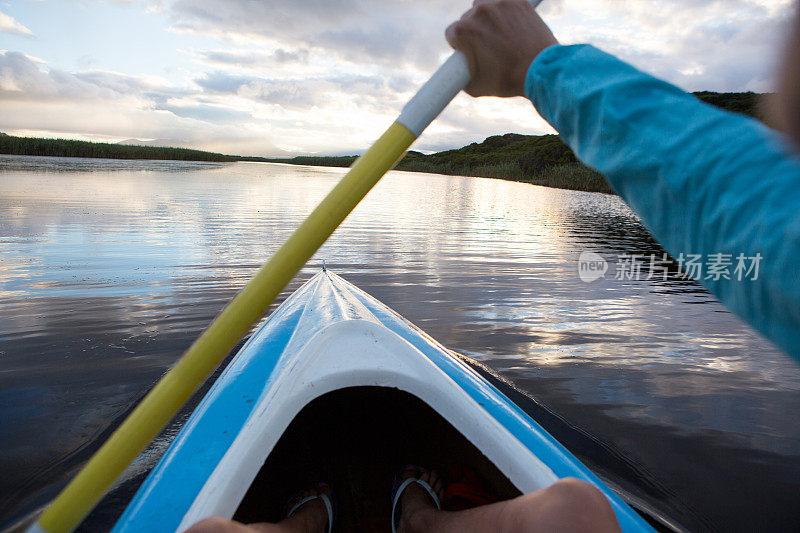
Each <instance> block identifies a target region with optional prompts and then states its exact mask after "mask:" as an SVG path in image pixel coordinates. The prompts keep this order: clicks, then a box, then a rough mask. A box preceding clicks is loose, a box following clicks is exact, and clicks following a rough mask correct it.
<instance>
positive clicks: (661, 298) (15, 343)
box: [0, 156, 800, 530]
mask: <svg viewBox="0 0 800 533" xmlns="http://www.w3.org/2000/svg"><path fill="white" fill-rule="evenodd" d="M343 172H344V169H323V168H312V167H294V166H284V165H272V164H258V163H235V164H205V163H181V162H152V161H149V162H148V161H111V160H82V159H59V158H30V157H12V156H0V472H1V473H2V475H1V476H0V494H2V495H3V497H2V501H0V529H2V528H3V527H4V526H7V525H9V524H10V523H12V522H13V521H14V520H16V519H18V518H20V517H21V516H23V515H25V514H27V513H29V512H31V511H33V510H35V509H36V508H38V507H40V506H41V505H42V504H44V503H45V502H46V501H48V499H49V498H52V497H53V496H54V495H55V494H56V493H57V491H58V489H59V488H60V487H61V486H63V484H64V483H65V482H66V480H67V479H68V478H69V477H70V476H71V475H73V474H74V472H75V470H76V468H77V467H78V466H79V465H80V464H81V463H82V462H83V461H85V460H86V458H87V456H88V454H89V453H90V451H91V450H92V449H94V448H95V447H96V446H97V445H98V443H99V442H100V441H101V440H102V438H103V437H104V432H105V431H107V430H108V428H109V427H110V426H111V425H113V424H114V423H115V422H116V421H117V419H118V418H119V417H120V416H121V415H122V414H123V413H124V411H125V410H126V409H127V408H128V407H129V406H130V405H131V403H132V402H134V401H135V400H136V399H138V398H139V397H140V396H141V394H142V393H143V392H144V391H145V390H146V389H147V388H148V387H150V386H151V385H152V384H153V383H154V381H155V380H157V379H158V377H159V376H160V375H161V374H162V373H163V372H164V371H165V370H166V369H167V367H168V366H169V365H170V364H172V363H173V362H174V361H175V360H176V358H177V357H179V356H180V354H181V353H182V352H183V350H184V349H185V348H186V347H188V345H189V344H190V343H191V341H192V340H193V339H194V338H195V337H196V336H197V335H198V334H199V332H200V331H201V330H202V329H203V328H204V327H205V326H206V325H207V324H208V323H209V321H210V320H211V319H212V318H213V317H214V316H215V315H216V314H217V313H218V312H219V310H220V309H221V308H222V307H223V305H224V304H225V303H226V302H227V301H228V300H229V299H230V298H231V297H232V296H233V295H234V294H235V293H236V291H237V290H238V289H239V288H241V287H242V286H243V285H244V283H245V282H246V281H247V280H248V279H249V277H250V276H251V275H252V274H253V273H254V271H255V270H256V269H257V268H258V266H259V265H260V264H261V263H263V262H264V261H265V260H266V259H267V258H268V257H269V256H270V254H272V253H273V252H274V251H275V250H276V249H277V247H278V246H279V245H280V243H281V242H282V241H283V240H284V239H285V238H286V237H287V236H288V235H289V234H290V232H291V231H292V230H293V229H294V228H295V227H296V226H297V225H298V224H299V223H300V221H301V220H302V219H303V218H304V216H305V215H306V214H307V213H308V212H309V211H310V210H311V209H312V208H313V207H314V206H315V205H316V203H317V202H318V201H319V200H320V199H321V198H322V197H323V196H324V195H325V193H326V192H327V191H328V190H330V188H331V187H332V186H333V185H334V184H335V183H336V181H337V180H338V179H339V178H340V177H341V175H342V174H343ZM584 251H592V252H595V253H598V254H600V255H602V256H603V257H604V258H606V259H608V260H609V261H610V263H611V264H610V267H609V271H608V273H607V274H606V277H605V278H604V279H600V280H597V281H594V282H592V283H586V282H584V281H582V280H581V278H580V277H579V275H578V257H579V255H580V254H581V252H584ZM660 253H661V250H660V248H659V247H658V245H657V244H656V243H655V242H654V241H653V239H652V238H651V237H650V236H649V234H648V232H647V230H646V229H645V228H644V227H643V226H642V225H641V223H640V222H639V221H638V219H637V218H636V216H634V215H633V214H632V213H631V211H630V210H629V209H628V208H627V207H626V206H625V205H624V203H623V202H622V201H620V200H619V199H618V198H616V197H613V196H608V195H602V194H594V193H580V192H573V191H563V190H556V189H547V188H542V187H536V186H530V185H526V184H519V183H513V182H507V181H500V180H492V179H481V178H463V177H456V176H439V175H429V174H417V173H407V172H391V173H389V174H388V175H387V176H386V178H384V180H383V181H382V182H381V183H380V184H379V185H378V186H377V187H376V189H375V190H374V191H372V193H370V195H369V197H368V198H367V199H366V200H365V201H364V202H363V203H362V204H361V205H360V206H359V207H358V208H357V209H356V211H355V212H354V213H353V215H352V216H351V217H350V218H349V219H348V220H347V221H346V222H345V224H344V225H343V226H342V227H341V228H340V229H339V230H338V231H337V232H336V233H335V234H334V236H333V237H332V238H331V240H330V241H329V242H328V243H327V244H326V245H325V246H324V247H323V248H322V250H321V251H320V252H319V253H317V255H316V256H315V257H314V259H313V260H312V261H311V262H310V263H309V265H307V267H306V268H305V269H304V270H303V271H302V272H301V274H300V275H299V276H298V277H297V278H296V279H295V281H293V282H292V284H291V286H290V287H289V289H288V290H287V291H286V292H285V293H284V294H283V295H282V297H281V299H283V298H284V297H285V296H286V294H288V292H290V291H291V290H293V289H295V288H297V287H298V286H299V284H300V283H302V282H303V281H305V280H307V279H308V278H309V277H311V276H312V275H313V274H314V273H315V272H316V271H318V270H319V268H320V265H321V260H322V259H325V260H326V263H327V265H328V267H329V268H330V269H331V270H333V271H335V272H336V273H338V274H340V275H342V276H343V277H344V278H345V279H347V280H349V281H351V282H353V283H355V284H356V285H358V286H359V287H361V288H362V289H364V290H365V291H367V292H368V293H370V294H372V295H374V296H375V297H377V298H378V299H380V300H382V301H383V302H384V303H386V304H387V305H389V306H390V307H392V308H394V309H395V310H397V311H398V312H399V313H401V314H402V315H404V316H405V317H407V318H408V319H409V320H411V321H412V322H414V323H415V324H417V325H418V326H420V327H421V328H422V329H423V330H425V331H427V332H428V333H429V334H430V335H432V336H433V337H434V338H436V339H437V340H439V341H440V342H442V343H443V344H444V345H445V346H447V347H449V348H451V349H453V350H456V351H458V352H461V353H463V354H465V355H468V356H470V357H473V358H475V359H477V360H479V361H481V362H482V363H484V364H486V365H488V366H490V367H491V368H493V369H495V370H496V371H498V372H499V373H500V374H502V375H503V376H504V377H506V378H507V379H509V380H510V381H512V382H513V383H514V384H515V385H516V386H517V387H518V388H520V389H521V390H523V391H525V392H526V393H528V394H529V395H530V396H532V397H534V398H535V399H536V400H538V401H539V402H540V403H541V404H542V405H543V406H545V407H546V408H547V409H549V410H550V411H552V412H553V413H554V414H556V415H557V416H558V417H560V418H561V419H563V421H564V422H565V423H566V425H567V426H568V427H570V428H572V431H575V432H576V434H580V435H582V436H583V437H586V439H585V440H586V442H590V443H593V446H596V447H597V449H596V450H592V449H589V447H584V448H583V449H581V450H575V451H576V454H577V455H578V456H579V457H581V458H583V459H585V460H586V461H587V463H589V464H590V466H593V467H597V468H599V469H601V470H602V473H603V475H604V477H606V478H607V479H609V481H611V482H612V483H614V484H616V485H618V486H620V487H623V488H624V489H626V490H627V491H629V492H631V493H633V494H635V495H636V496H638V497H639V498H641V499H642V500H644V501H646V502H648V503H649V504H650V505H652V506H653V507H655V508H656V509H658V510H660V511H661V512H663V513H664V514H666V515H668V516H669V517H671V518H672V519H673V520H675V521H676V522H678V523H680V524H682V525H684V526H685V527H688V528H690V529H692V530H755V529H760V530H786V529H792V530H795V529H797V527H798V525H800V506H798V505H797V502H798V501H800V422H798V419H800V366H798V365H796V364H795V363H794V362H793V361H792V360H790V359H789V358H788V357H787V356H785V355H783V354H782V353H781V352H779V351H778V350H777V349H775V348H773V347H772V346H771V345H770V344H769V343H768V342H767V341H765V340H763V339H762V338H760V337H759V336H758V335H757V334H756V333H754V332H752V330H750V329H749V328H748V327H747V326H746V325H744V324H743V323H742V322H741V321H740V320H738V319H737V318H736V317H735V316H733V315H731V314H730V313H729V312H727V311H726V310H725V309H724V308H723V307H722V306H721V305H720V304H718V303H717V302H716V301H715V300H714V298H713V297H711V296H710V295H709V294H708V293H707V292H705V291H704V290H703V289H702V288H700V287H699V286H698V285H696V284H695V283H694V282H691V281H686V280H684V279H681V277H680V276H679V273H677V272H675V271H674V270H673V271H670V272H669V275H668V276H667V279H663V278H662V276H660V275H655V276H650V277H651V279H649V280H648V279H646V278H647V277H648V276H641V277H640V278H639V279H635V278H634V279H615V275H614V273H615V268H619V266H620V265H621V264H622V262H623V261H624V260H623V259H620V258H619V256H620V255H622V254H639V255H641V256H642V257H650V256H651V254H660ZM168 439H169V436H168V435H167V436H166V437H164V439H162V442H160V443H159V444H158V445H156V446H155V448H154V449H156V452H153V453H152V454H151V455H152V457H155V456H157V451H158V449H163V447H164V446H165V443H166V441H168ZM598 451H602V452H603V454H605V455H606V456H613V457H618V458H620V461H622V462H624V464H625V465H626V468H624V469H623V468H618V469H615V468H614V467H613V464H612V466H609V465H608V464H606V465H595V464H593V462H592V461H593V457H597V456H598ZM151 465H152V460H147V458H144V459H142V460H140V461H139V468H140V470H145V469H146V468H147V467H148V466H151ZM116 505H117V507H119V506H120V505H124V503H122V502H121V501H118V502H117V503H116Z"/></svg>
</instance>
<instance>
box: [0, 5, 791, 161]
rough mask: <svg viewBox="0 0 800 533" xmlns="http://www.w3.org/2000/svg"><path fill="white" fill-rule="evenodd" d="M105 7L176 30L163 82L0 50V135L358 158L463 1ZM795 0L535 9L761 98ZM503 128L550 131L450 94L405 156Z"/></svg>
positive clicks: (649, 64) (680, 75) (696, 78)
mask: <svg viewBox="0 0 800 533" xmlns="http://www.w3.org/2000/svg"><path fill="white" fill-rule="evenodd" d="M86 1H90V2H91V1H96V0H86ZM115 1H116V2H118V3H123V4H139V5H141V8H142V9H143V10H145V9H147V10H150V11H151V12H152V11H153V10H155V13H154V14H153V15H152V16H153V17H160V20H161V22H163V25H164V26H167V27H170V28H171V29H172V30H173V31H174V32H178V34H179V35H178V36H175V35H170V39H175V40H180V39H186V42H187V43H190V44H188V46H187V47H185V48H180V49H179V50H180V51H179V52H175V54H176V55H177V56H178V59H176V60H175V64H174V65H172V66H171V67H170V70H162V71H161V72H162V73H167V74H165V75H169V76H171V79H170V81H167V80H164V79H162V78H159V77H157V76H142V75H131V74H128V73H125V72H124V71H123V72H110V71H107V70H102V71H101V70H97V69H94V70H92V69H91V68H90V67H91V66H92V64H90V63H84V64H83V66H82V67H81V68H80V69H79V71H75V72H67V71H64V70H60V69H59V68H57V67H58V66H59V65H52V66H49V65H47V64H46V63H43V62H41V61H39V62H36V61H34V60H33V59H32V58H31V57H30V56H26V55H25V54H23V53H20V52H7V53H5V54H2V52H0V54H2V55H0V108H2V111H0V129H10V128H11V127H12V126H10V125H9V124H12V123H13V125H14V127H16V128H17V129H20V130H21V129H25V128H28V129H41V130H45V129H48V130H50V131H56V130H57V131H64V132H75V133H80V134H84V135H103V136H107V137H112V136H119V137H122V138H130V137H136V138H159V139H163V138H171V139H181V140H183V141H185V142H186V143H192V142H194V143H196V146H198V147H207V148H210V149H214V150H217V151H227V152H233V153H246V154H257V153H259V152H258V151H257V150H260V149H263V147H264V146H269V143H270V142H271V143H274V144H276V145H278V146H279V147H280V148H283V149H287V150H296V151H299V152H304V153H309V152H321V153H355V152H359V151H362V150H363V149H365V148H366V147H367V146H369V144H370V143H371V142H372V141H373V140H374V139H375V138H376V137H377V136H378V135H379V134H380V133H381V132H382V131H383V129H384V128H385V127H386V126H387V125H388V124H389V123H390V122H391V121H392V120H394V119H395V118H396V117H397V114H398V113H399V111H400V109H401V108H402V107H403V105H404V104H405V103H406V102H407V101H408V99H409V98H410V97H411V96H412V95H413V93H414V91H415V90H416V89H417V88H418V87H419V86H420V85H421V84H422V83H423V82H424V81H425V80H426V79H427V78H428V77H429V76H430V74H431V73H432V72H433V71H434V69H436V68H437V67H438V66H439V65H440V64H441V61H442V60H443V59H444V58H445V57H446V56H447V55H448V54H449V53H450V49H449V47H448V45H447V44H446V42H445V40H444V36H443V31H444V28H445V27H446V26H447V25H448V24H449V23H450V22H451V21H452V20H455V19H456V18H457V17H458V16H460V15H461V13H462V12H463V11H464V10H465V7H466V5H465V3H464V0H428V1H426V2H425V3H418V2H410V1H409V0H384V1H383V2H381V3H380V4H379V5H378V4H376V3H375V2H374V0H341V1H337V2H330V1H328V0H258V1H253V0H175V1H171V2H161V1H160V0H115ZM793 1H794V0H581V2H580V3H579V5H578V4H575V3H574V2H567V1H564V0H546V1H545V2H544V3H543V4H542V8H541V10H540V12H541V13H542V14H543V17H544V18H545V19H546V20H547V21H548V22H549V23H550V24H551V25H552V27H553V29H554V32H555V33H556V36H557V37H559V39H560V40H561V41H562V42H564V43H567V44H569V43H579V42H589V43H592V44H595V45H597V46H599V47H601V48H603V49H605V50H607V51H609V52H611V53H613V54H615V55H618V56H619V57H621V58H622V59H624V60H626V61H629V62H631V63H633V64H634V65H636V66H637V67H639V68H641V69H643V70H645V71H647V72H650V73H653V74H655V75H656V76H659V77H662V78H665V79H667V80H668V81H671V82H673V83H676V84H678V85H679V86H681V87H683V88H685V89H687V90H718V91H720V90H724V91H741V90H755V91H768V90H770V89H771V87H772V78H773V72H774V70H775V58H776V57H777V52H778V50H779V49H780V46H781V40H782V35H783V34H784V33H785V29H786V27H787V21H788V20H789V17H790V14H791V6H792V4H793ZM468 3H469V2H467V4H468ZM181 34H185V35H181ZM214 40H215V41H214ZM98 44H101V43H98ZM37 54H39V55H43V56H45V54H42V53H40V52H38V51H37ZM187 54H188V57H189V58H190V59H191V61H185V59H186V56H187ZM120 65H122V63H120ZM115 70H124V67H121V66H120V67H117V68H116V69H115ZM176 73H179V74H176ZM153 74H155V72H153ZM56 115H58V116H56ZM11 117H13V120H11ZM48 120H50V121H51V122H52V123H53V124H54V125H53V126H52V127H51V128H47V127H46V125H47V122H48ZM25 124H28V126H26V125H25ZM509 131H514V132H519V133H530V134H536V133H548V132H551V131H552V130H551V129H550V128H549V126H548V125H547V124H545V123H544V121H543V120H541V118H540V117H538V116H537V115H536V113H535V111H534V110H533V109H532V107H531V105H530V103H529V102H526V101H524V100H521V99H517V100H511V101H503V100H499V99H479V100H473V99H470V98H468V97H466V96H464V95H461V96H459V97H458V98H457V99H456V100H455V101H454V102H453V104H451V106H450V107H449V108H448V109H447V110H446V111H445V112H444V113H443V114H442V116H441V117H440V118H439V119H438V120H437V121H436V122H435V123H434V124H433V125H432V126H431V128H430V129H429V130H428V132H426V134H425V135H424V136H423V137H422V138H421V139H420V140H419V141H418V143H417V144H416V145H415V146H416V147H417V148H418V149H427V150H433V149H447V148H454V147H458V146H462V145H464V144H467V143H469V142H472V141H479V140H481V139H483V138H484V137H486V136H489V135H495V134H501V133H506V132H509ZM237 147H238V148H237ZM238 150H246V151H238Z"/></svg>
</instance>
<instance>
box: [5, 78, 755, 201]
mask: <svg viewBox="0 0 800 533" xmlns="http://www.w3.org/2000/svg"><path fill="white" fill-rule="evenodd" d="M694 94H695V96H697V97H698V98H699V99H700V100H703V101H704V102H707V103H709V104H712V105H715V106H717V107H720V108H722V109H726V110H728V111H733V112H736V113H743V114H745V115H749V116H752V117H758V116H759V107H760V106H759V102H760V100H761V97H762V96H763V95H760V94H756V93H713V92H699V93H694ZM0 153H3V154H19V155H43V156H61V157H99V158H115V159H174V160H184V161H266V162H273V163H290V164H294V165H312V166H328V167H349V166H350V165H352V164H353V162H354V161H355V160H356V156H354V155H350V156H339V157H323V156H299V157H293V158H290V159H274V158H263V157H238V156H229V155H223V154H215V153H211V152H202V151H199V150H189V149H186V148H161V147H155V146H131V145H121V144H108V143H92V142H85V141H69V140H63V139H37V138H31V137H11V136H8V135H4V134H0ZM395 168H397V169H398V170H408V171H412V172H429V173H433V174H450V175H459V176H482V177H487V178H500V179H507V180H514V181H523V182H526V183H532V184H535V185H544V186H547V187H558V188H562V189H574V190H579V191H594V192H604V193H611V194H613V190H612V189H611V187H610V186H609V185H608V183H606V180H605V179H604V178H603V176H602V175H601V174H599V173H598V172H596V171H594V170H592V169H590V168H589V167H587V166H585V165H583V164H581V163H580V162H579V161H578V160H577V159H576V157H575V154H573V153H572V150H570V149H569V147H568V146H567V145H565V144H564V143H563V142H562V141H561V139H560V137H559V136H558V135H518V134H515V133H507V134H506V135H497V136H494V137H489V138H487V139H486V140H484V141H483V142H482V143H472V144H470V145H469V146H465V147H463V148H459V149H457V150H447V151H444V152H438V153H435V154H429V155H425V154H422V153H420V152H414V151H410V152H408V153H407V154H406V156H405V157H404V158H403V160H402V161H400V163H398V165H397V166H396V167H395Z"/></svg>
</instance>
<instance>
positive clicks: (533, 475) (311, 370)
mask: <svg viewBox="0 0 800 533" xmlns="http://www.w3.org/2000/svg"><path fill="white" fill-rule="evenodd" d="M406 464H415V465H418V466H423V467H426V468H435V469H438V470H440V471H441V472H442V473H446V471H447V470H449V468H450V467H469V468H471V469H472V470H474V471H476V472H477V473H478V475H479V476H480V477H482V478H483V479H484V480H485V481H486V483H487V484H488V485H489V489H490V491H491V492H492V493H494V495H495V496H497V497H498V498H500V499H503V498H508V497H513V496H515V495H518V494H520V493H528V492H532V491H535V490H538V489H541V488H544V487H547V486H549V485H551V484H552V483H554V482H555V481H557V480H558V479H559V478H564V477H577V478H579V479H583V480H585V481H588V482H590V483H593V484H594V485H596V486H597V487H598V488H600V490H602V491H603V492H604V493H605V494H606V496H607V497H608V499H609V502H610V503H611V505H612V507H613V509H614V511H615V513H616V515H617V518H618V520H619V522H620V525H621V527H622V529H623V531H652V528H650V527H649V526H648V525H647V523H646V522H645V521H644V520H643V519H642V518H641V517H640V516H639V515H638V514H637V513H636V512H635V511H634V510H633V509H632V508H631V507H630V506H628V505H627V504H626V503H625V502H624V501H623V500H622V499H621V498H620V497H619V496H618V495H616V494H615V493H614V492H613V491H612V490H610V489H609V488H608V487H607V486H606V485H605V484H604V483H603V482H602V481H601V480H600V479H599V478H598V477H597V476H596V475H595V474H593V473H592V472H591V471H590V470H589V469H588V468H586V467H585V466H584V465H582V464H581V463H580V462H579V461H578V460H577V459H576V458H575V457H574V456H573V455H572V454H571V453H570V452H569V451H568V450H567V449H566V448H564V447H563V446H562V445H561V444H560V443H559V442H558V441H556V440H555V439H554V438H553V437H552V436H550V435H549V434H548V433H547V432H546V431H545V430H544V429H542V427H541V426H540V425H539V424H537V423H536V421H535V420H533V419H532V418H531V417H530V416H529V415H528V414H526V413H525V412H524V411H523V410H522V409H521V408H520V407H519V406H517V405H516V404H514V403H513V402H512V401H511V400H509V399H508V397H506V396H505V395H503V394H502V393H501V392H500V391H499V390H498V389H497V388H495V387H494V386H493V385H491V384H490V383H489V382H488V381H487V380H486V379H484V378H483V377H482V376H481V375H480V374H479V373H477V372H476V371H475V370H473V369H472V368H471V367H470V366H469V365H467V364H465V363H464V362H463V361H461V360H460V359H459V358H458V357H456V356H454V355H453V353H452V352H450V351H448V350H447V349H446V348H444V347H443V346H441V345H440V344H439V343H437V342H436V341H434V340H433V339H431V338H430V337H429V336H427V335H426V334H425V333H424V332H422V331H421V330H419V329H418V328H416V327H415V326H414V325H412V324H411V323H410V322H408V321H407V320H406V319H404V318H403V317H401V316H400V315H398V314H397V313H396V312H394V311H392V310H391V309H389V308H388V307H387V306H385V305H384V304H382V303H381V302H379V301H378V300H376V299H375V298H373V297H371V296H369V295H368V294H366V293H365V292H363V291H361V290H360V289H358V288H357V287H355V286H353V285H352V284H350V283H348V282H346V281H345V280H343V279H342V278H340V277H339V276H337V275H335V274H333V273H331V272H326V271H323V272H320V273H319V274H317V275H316V276H314V277H313V278H312V279H310V280H309V281H308V282H306V283H305V284H304V285H303V286H302V287H301V288H300V289H298V290H297V291H296V292H295V293H294V294H292V295H291V296H290V297H289V298H288V299H287V300H286V301H285V302H284V303H283V304H282V305H281V306H280V307H279V308H278V309H277V310H275V312H274V313H273V314H272V315H271V316H270V317H269V319H268V320H267V321H266V322H265V323H264V324H263V325H262V326H261V327H260V328H259V330H258V331H256V332H255V333H254V334H253V335H252V337H251V338H250V340H249V341H248V342H247V343H246V344H245V346H244V347H243V348H242V349H241V350H240V351H239V352H238V353H237V355H236V356H235V357H234V358H233V360H232V361H231V362H230V363H229V365H228V366H227V368H226V369H225V371H224V372H223V373H222V374H221V375H220V377H219V378H218V379H217V381H216V382H215V384H214V386H213V387H212V388H211V390H210V391H209V392H208V394H207V395H206V396H205V397H204V399H203V401H202V402H201V403H200V404H199V405H198V407H197V408H196V409H195V410H194V412H193V413H192V416H191V417H190V418H189V420H188V421H187V422H186V424H184V426H183V428H182V429H181V431H180V433H179V434H178V436H177V437H176V438H175V439H174V441H173V442H172V443H171V444H170V447H169V448H168V450H167V451H166V453H165V454H164V456H163V457H162V458H161V460H160V461H159V463H158V465H156V467H155V468H154V469H153V471H152V472H151V473H150V475H149V476H148V478H147V480H146V481H145V482H144V484H143V485H142V486H141V488H140V489H139V491H138V492H137V493H136V495H135V496H134V498H133V500H132V501H131V503H130V504H129V506H128V508H127V509H126V511H125V513H124V514H123V516H122V517H121V518H120V519H119V520H118V521H117V523H116V525H115V527H114V531H117V532H120V531H125V532H139V531H174V530H184V529H186V528H188V527H189V526H191V525H192V524H194V523H196V522H197V521H199V520H201V519H202V518H205V517H208V516H223V517H233V518H236V519H238V520H241V521H243V522H252V521H264V520H269V521H276V520H279V519H280V518H282V517H283V516H284V515H283V513H284V506H285V504H286V502H287V499H288V498H289V497H290V495H291V494H293V493H295V492H297V491H299V490H302V489H304V488H308V487H310V486H313V485H314V484H316V483H317V482H319V481H324V482H327V483H329V484H330V485H331V486H332V487H333V489H334V490H335V491H336V495H337V499H339V500H340V520H341V521H344V522H342V523H341V525H342V527H341V528H337V529H340V530H342V531H385V530H388V528H389V526H390V524H389V518H388V517H389V504H390V502H389V498H390V491H391V484H392V479H393V477H394V475H395V474H396V473H397V471H398V470H399V468H401V467H402V466H403V465H406Z"/></svg>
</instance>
